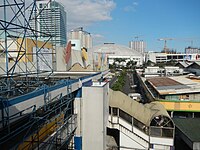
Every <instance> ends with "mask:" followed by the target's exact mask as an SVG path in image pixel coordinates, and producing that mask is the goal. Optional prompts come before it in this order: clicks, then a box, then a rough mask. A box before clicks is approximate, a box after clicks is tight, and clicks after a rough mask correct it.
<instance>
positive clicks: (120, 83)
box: [112, 70, 126, 91]
mask: <svg viewBox="0 0 200 150" xmlns="http://www.w3.org/2000/svg"><path fill="white" fill-rule="evenodd" d="M125 76H126V71H125V70H123V71H122V72H121V73H120V75H119V76H118V77H117V81H116V82H115V84H114V85H113V87H112V90H114V91H122V88H123V87H124V85H125Z"/></svg>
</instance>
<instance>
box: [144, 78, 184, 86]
mask: <svg viewBox="0 0 200 150" xmlns="http://www.w3.org/2000/svg"><path fill="white" fill-rule="evenodd" d="M147 81H148V82H150V83H151V84H152V85H153V86H155V87H159V86H175V85H183V84H182V83H180V82H177V81H175V80H173V79H170V78H168V77H156V78H149V79H147Z"/></svg>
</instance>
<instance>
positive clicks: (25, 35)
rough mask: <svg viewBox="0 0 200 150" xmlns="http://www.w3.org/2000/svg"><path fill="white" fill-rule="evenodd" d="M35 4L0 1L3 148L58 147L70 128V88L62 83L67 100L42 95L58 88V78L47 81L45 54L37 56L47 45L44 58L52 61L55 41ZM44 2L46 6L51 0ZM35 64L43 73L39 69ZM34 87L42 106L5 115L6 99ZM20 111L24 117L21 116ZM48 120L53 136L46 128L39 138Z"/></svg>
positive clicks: (72, 123) (29, 0) (0, 128)
mask: <svg viewBox="0 0 200 150" xmlns="http://www.w3.org/2000/svg"><path fill="white" fill-rule="evenodd" d="M36 1H37V0H1V2H0V95H1V96H0V111H1V112H0V114H1V116H0V118H1V119H2V120H0V125H1V126H0V147H1V148H5V149H10V148H19V147H21V148H22V149H26V148H28V149H34V148H41V149H42V148H46V149H47V148H48V149H60V148H61V147H63V146H65V144H66V141H69V140H70V139H71V138H70V137H71V136H72V135H73V132H74V130H75V129H76V115H74V114H73V100H74V97H73V95H72V94H70V93H71V90H70V86H69V85H68V91H67V93H68V94H67V96H62V95H59V96H58V97H57V98H56V99H50V97H49V95H48V88H49V87H52V86H54V85H56V84H60V81H59V80H60V78H59V79H57V78H49V77H50V75H51V74H52V73H53V71H54V68H53V66H54V64H49V62H48V60H47V58H46V57H45V55H47V53H42V49H44V48H45V47H46V46H47V45H48V44H49V43H51V45H52V51H51V52H50V53H48V54H49V55H50V56H52V57H55V45H56V44H55V43H54V41H56V40H55V35H53V34H51V32H50V31H49V29H48V26H47V24H46V23H45V19H42V17H40V15H41V13H42V12H43V11H44V9H39V8H38V5H37V3H36ZM40 1H42V0H40ZM44 1H46V5H48V4H49V3H50V2H52V1H53V0H44ZM45 7H46V6H45ZM45 7H44V8H45ZM31 23H32V24H34V26H33V25H31ZM39 26H43V27H44V29H46V31H44V29H43V31H41V30H40V28H39ZM52 26H53V25H52ZM41 35H42V36H43V37H45V41H43V42H42V44H39V42H41V40H40V39H41ZM27 40H29V41H30V43H31V44H32V47H34V48H35V52H33V51H31V52H30V51H28V46H29V45H28V42H27ZM14 47H17V49H14ZM30 56H31V57H30ZM33 56H34V57H35V59H36V60H35V61H33ZM39 61H42V62H43V63H44V64H45V65H46V66H47V68H48V69H47V70H43V69H41V67H40V66H39V65H40V64H39ZM53 62H55V61H54V58H53ZM66 82H68V81H66ZM38 89H44V91H45V92H44V93H45V94H44V104H45V105H44V106H43V107H41V108H40V109H38V110H36V106H35V105H31V106H27V108H24V110H22V111H20V112H17V113H16V114H14V115H10V112H9V111H10V109H9V99H11V98H13V97H16V96H21V95H24V94H26V93H29V92H33V91H37V90H38ZM26 111H28V112H29V113H25V112H26ZM58 118H62V119H60V120H59V119H58ZM13 122H14V124H13ZM51 122H53V123H54V126H52V128H53V132H52V133H51V132H50V129H52V128H49V129H48V130H46V131H45V132H44V133H43V134H41V130H43V128H44V127H45V126H49V124H51ZM44 134H45V138H44ZM47 135H48V136H49V135H51V136H50V137H48V136H47ZM13 139H15V140H13ZM64 143H65V144H64Z"/></svg>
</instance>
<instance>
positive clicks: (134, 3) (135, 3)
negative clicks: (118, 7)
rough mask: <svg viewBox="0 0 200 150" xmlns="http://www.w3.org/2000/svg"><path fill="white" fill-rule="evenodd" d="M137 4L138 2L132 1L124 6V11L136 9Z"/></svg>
mask: <svg viewBox="0 0 200 150" xmlns="http://www.w3.org/2000/svg"><path fill="white" fill-rule="evenodd" d="M137 6H138V2H133V3H132V4H130V5H128V6H126V7H124V9H123V10H124V11H125V12H130V11H136V7H137Z"/></svg>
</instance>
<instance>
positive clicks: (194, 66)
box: [186, 61, 200, 76]
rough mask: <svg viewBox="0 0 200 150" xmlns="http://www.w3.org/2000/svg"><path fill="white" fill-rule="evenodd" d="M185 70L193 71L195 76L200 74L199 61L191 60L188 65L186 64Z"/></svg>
mask: <svg viewBox="0 0 200 150" xmlns="http://www.w3.org/2000/svg"><path fill="white" fill-rule="evenodd" d="M186 69H187V71H188V72H190V73H193V74H194V75H196V76H200V62H199V61H198V62H193V63H192V64H190V65H189V66H187V68H186Z"/></svg>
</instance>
